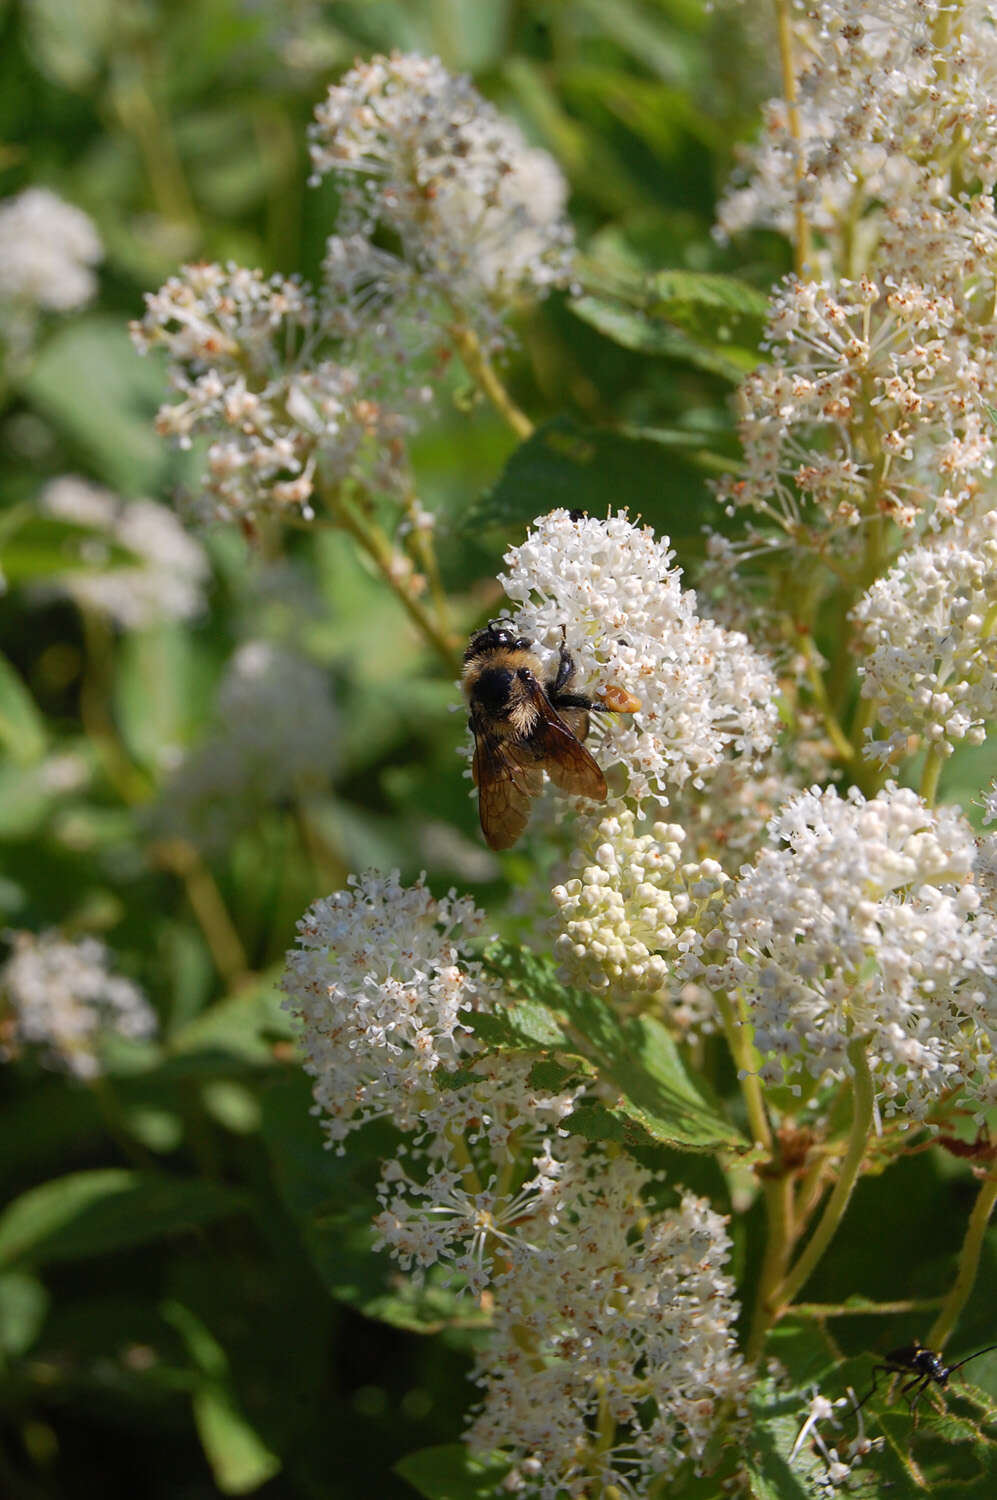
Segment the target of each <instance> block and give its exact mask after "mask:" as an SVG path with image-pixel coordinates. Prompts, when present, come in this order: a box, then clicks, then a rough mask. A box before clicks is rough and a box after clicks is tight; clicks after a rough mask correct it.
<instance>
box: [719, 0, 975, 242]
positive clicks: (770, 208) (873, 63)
mask: <svg viewBox="0 0 997 1500" xmlns="http://www.w3.org/2000/svg"><path fill="white" fill-rule="evenodd" d="M995 20H997V6H995V5H994V4H993V3H991V0H965V3H961V4H959V5H951V4H948V3H946V0H816V3H815V4H808V5H807V6H806V7H805V8H804V7H800V8H799V9H797V10H795V12H794V18H793V29H794V33H795V47H796V50H797V56H798V57H799V58H800V59H802V67H801V69H800V75H799V78H798V100H797V106H796V110H795V112H793V111H791V110H790V108H789V107H788V106H787V104H786V102H785V101H784V100H781V99H777V100H773V101H771V102H770V104H769V105H768V106H767V108H766V111H765V118H764V127H763V133H762V137H761V140H760V142H759V143H758V145H757V146H755V147H753V148H750V149H748V150H747V151H745V152H743V154H742V159H743V172H744V175H745V176H747V177H748V179H749V180H748V184H747V186H745V187H741V188H735V189H733V190H732V191H731V192H730V193H729V194H728V196H727V198H726V200H725V201H724V202H723V204H722V205H721V207H720V211H719V220H720V224H721V227H722V228H723V230H724V231H726V232H727V233H734V232H736V231H738V230H741V229H744V228H747V227H749V226H752V225H769V226H772V227H774V228H776V229H779V230H781V231H782V232H783V233H786V234H790V233H791V232H792V229H793V216H794V211H795V209H796V206H797V205H799V206H800V207H801V208H802V211H803V213H804V214H805V216H806V218H807V220H808V222H809V223H810V224H811V225H812V226H813V228H815V229H816V230H818V231H819V232H820V233H821V234H823V235H824V236H825V237H826V238H827V239H828V240H829V241H831V242H832V243H834V242H835V241H836V240H837V241H838V242H839V243H840V244H841V245H842V246H844V245H845V244H847V243H848V241H849V239H850V240H851V241H852V242H854V240H855V238H856V237H857V236H860V235H861V233H862V229H864V231H865V234H866V237H868V235H869V234H870V233H874V226H870V225H869V223H868V220H869V219H870V218H874V216H875V213H876V211H877V210H878V209H879V208H880V206H881V205H883V204H889V203H890V202H891V201H895V200H896V199H898V198H904V199H910V198H913V197H915V196H919V197H925V196H928V195H939V194H942V193H944V192H946V191H947V190H948V187H949V183H950V173H951V174H953V175H954V176H957V177H958V178H959V179H960V180H961V181H963V182H967V183H968V182H972V181H974V180H975V179H979V180H980V182H981V183H982V186H983V190H984V192H985V193H989V191H990V189H991V188H992V187H993V184H994V181H995V179H997V107H995V104H994V73H995V68H994V46H993V38H994V23H995ZM860 224H861V225H862V229H859V228H858V226H859V225H860Z"/></svg>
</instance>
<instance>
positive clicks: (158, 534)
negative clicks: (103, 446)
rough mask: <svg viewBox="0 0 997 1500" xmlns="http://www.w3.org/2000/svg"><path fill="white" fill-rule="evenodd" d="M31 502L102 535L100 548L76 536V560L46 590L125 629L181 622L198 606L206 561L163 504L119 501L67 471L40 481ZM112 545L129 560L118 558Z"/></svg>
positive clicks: (91, 540)
mask: <svg viewBox="0 0 997 1500" xmlns="http://www.w3.org/2000/svg"><path fill="white" fill-rule="evenodd" d="M38 505H39V508H40V510H41V511H42V513H43V515H47V516H52V517H53V518H55V519H56V520H60V521H69V522H71V523H72V524H73V525H75V526H80V527H85V528H87V530H88V531H89V532H91V533H92V532H99V533H102V534H103V535H104V536H106V538H107V544H106V545H105V544H104V543H103V542H102V541H101V539H100V537H94V536H92V535H91V536H88V537H87V538H86V539H85V540H83V541H81V543H80V545H79V547H78V548H77V555H78V561H79V562H81V563H83V564H84V565H83V566H79V565H75V566H73V567H71V568H69V569H67V571H66V572H65V573H55V574H51V575H49V576H48V577H47V578H46V580H45V584H44V588H45V590H46V591H50V590H52V589H58V590H59V592H61V593H65V594H68V595H69V597H70V598H71V599H73V600H75V602H76V603H77V604H78V605H80V606H81V608H84V609H92V610H96V611H98V612H99V613H101V614H106V615H108V616H109V617H110V618H111V619H112V620H114V621H115V623H116V624H118V625H120V626H121V627H122V628H123V629H126V630H141V629H144V628H146V627H148V626H151V625H155V624H157V623H158V622H159V621H161V620H189V619H191V618H193V617H194V616H195V615H198V614H200V613H201V611H202V610H203V608H204V587H205V584H206V582H207V579H208V573H209V568H208V560H207V558H206V556H205V554H204V550H203V548H202V547H201V546H200V544H199V543H198V542H196V541H194V540H193V538H192V537H190V536H188V535H187V533H186V532H185V531H184V529H183V527H182V526H181V524H180V522H179V521H178V520H177V518H176V516H175V515H174V514H173V512H172V511H171V510H168V509H167V507H166V506H165V505H157V504H156V502H155V501H154V500H122V499H120V498H119V497H118V496H117V495H113V494H111V492H110V491H109V490H104V489H100V488H99V487H98V486H96V485H93V484H89V483H88V482H87V481H86V480H85V479H79V478H77V477H76V476H75V475H72V474H67V475H64V476H63V477H62V478H60V479H53V480H52V481H51V482H50V483H49V484H47V485H46V486H45V488H44V489H43V490H42V493H41V495H40V496H39V500H38ZM112 548H114V549H120V550H123V551H124V552H126V553H129V554H131V556H132V557H133V558H134V562H121V561H120V560H119V559H118V558H117V557H116V556H115V555H114V553H113V552H112V550H111V549H112Z"/></svg>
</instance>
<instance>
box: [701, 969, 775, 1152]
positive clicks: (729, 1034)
mask: <svg viewBox="0 0 997 1500" xmlns="http://www.w3.org/2000/svg"><path fill="white" fill-rule="evenodd" d="M715 998H716V1002H717V1009H718V1010H719V1012H720V1018H721V1020H722V1021H723V1026H724V1035H725V1036H726V1038H727V1046H728V1047H729V1048H730V1055H731V1057H732V1058H733V1059H734V1064H735V1066H736V1068H737V1071H738V1081H739V1083H740V1085H741V1093H742V1095H743V1097H744V1106H745V1109H746V1110H747V1112H748V1123H749V1125H750V1126H751V1136H752V1139H753V1140H754V1141H755V1142H756V1143H757V1144H758V1145H759V1146H764V1147H765V1150H766V1151H769V1152H771V1150H772V1127H771V1126H770V1124H769V1121H768V1115H767V1114H766V1112H765V1096H764V1094H763V1092H762V1086H761V1083H760V1082H759V1079H758V1059H757V1057H756V1056H755V1049H754V1047H753V1046H752V1042H751V1033H750V1029H749V1023H748V1021H747V1018H746V1017H745V1016H744V1015H741V1016H740V1017H739V1016H735V1014H734V1007H733V1006H732V1005H731V1003H730V1000H729V998H728V997H727V996H726V995H724V994H720V993H719V992H718V993H717V995H716V997H715Z"/></svg>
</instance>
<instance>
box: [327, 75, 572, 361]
mask: <svg viewBox="0 0 997 1500" xmlns="http://www.w3.org/2000/svg"><path fill="white" fill-rule="evenodd" d="M311 137H312V164H313V166H314V169H315V180H318V178H320V177H321V176H323V175H324V174H325V173H327V172H333V173H335V175H336V179H337V183H338V185H339V188H340V193H341V195H342V206H341V209H340V217H339V221H338V225H337V229H338V234H337V236H336V237H335V238H334V240H332V241H330V254H331V256H332V258H333V261H334V262H335V263H336V264H335V265H334V266H333V267H330V270H332V272H333V274H335V275H336V276H337V277H342V275H343V273H344V267H345V264H346V263H349V264H350V266H351V271H350V275H351V278H352V279H353V281H354V282H355V283H356V284H357V285H365V286H366V289H367V295H368V296H371V297H373V298H374V299H375V300H376V301H379V302H383V300H385V298H387V299H389V300H400V301H401V302H402V303H403V304H404V303H405V302H406V301H407V300H408V297H409V295H410V294H411V296H414V298H415V299H416V300H417V301H419V302H421V304H422V311H423V312H424V313H425V312H426V311H427V310H428V307H429V301H431V300H434V299H435V301H436V303H437V304H438V308H437V311H436V313H435V315H434V316H435V318H436V321H437V322H439V321H440V320H441V319H446V318H447V309H449V320H450V321H452V320H453V319H454V318H455V317H457V318H459V319H467V320H468V321H470V322H471V323H480V324H481V325H482V326H483V329H484V331H485V333H486V335H487V337H488V338H489V340H490V342H491V343H492V344H493V345H499V344H501V343H502V342H503V339H504V335H503V332H502V327H501V314H502V312H503V311H504V310H505V309H506V308H507V307H508V305H509V303H510V302H512V301H513V300H514V299H516V298H518V297H520V296H523V295H528V296H533V297H536V296H540V295H543V294H544V293H545V292H547V291H548V290H549V289H550V288H551V287H553V286H563V285H565V284H566V282H567V280H568V278H569V265H570V247H571V241H572V235H571V230H570V227H569V225H568V223H567V221H566V219H565V217H564V203H565V199H566V197H567V187H566V184H565V181H564V178H563V177H562V175H561V172H560V170H559V168H558V166H557V164H556V162H555V161H554V160H553V158H552V157H550V156H549V155H548V154H547V152H546V151H542V150H540V149H538V148H536V147H532V146H529V145H527V143H526V141H525V140H524V138H523V136H522V134H521V132H520V130H519V128H518V127H517V126H516V125H515V124H514V123H513V122H512V121H511V120H507V119H505V118H504V117H503V116H502V115H501V114H499V112H498V111H497V110H496V109H495V107H494V106H493V105H492V104H490V103H488V101H487V100H485V99H483V98H482V96H481V95H480V94H479V93H478V91H477V90H476V89H475V87H474V85H473V84H472V83H471V82H470V80H469V79H468V78H466V77H458V76H455V75H453V74H452V73H449V72H448V71H447V70H446V68H444V67H443V65H442V63H441V62H440V61H439V59H438V58H426V57H419V56H417V55H413V54H402V53H398V52H395V53H392V55H391V56H390V57H374V58H371V59H370V60H369V61H367V62H359V63H357V64H356V66H355V67H353V68H352V69H351V70H350V71H349V72H348V73H346V74H345V75H344V77H343V78H342V79H341V80H340V82H339V83H338V84H334V85H333V87H332V88H330V90H329V94H328V97H327V98H326V99H325V101H324V102H323V103H322V104H320V105H319V107H318V109H317V110H316V112H315V124H314V125H313V126H312V130H311ZM378 229H387V230H388V231H389V232H390V233H391V234H392V236H394V237H395V238H396V239H397V242H398V245H399V253H398V255H397V256H392V257H389V256H388V255H387V254H386V252H385V251H384V250H382V249H381V248H379V247H376V246H375V244H374V235H375V233H376V232H377V230H378ZM365 261H366V269H365V268H364V263H365ZM427 299H429V300H427Z"/></svg>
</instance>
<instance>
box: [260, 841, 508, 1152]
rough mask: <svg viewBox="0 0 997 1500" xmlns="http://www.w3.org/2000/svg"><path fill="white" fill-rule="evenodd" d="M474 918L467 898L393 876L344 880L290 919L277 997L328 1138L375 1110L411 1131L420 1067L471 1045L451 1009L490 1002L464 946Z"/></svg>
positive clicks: (421, 1082) (477, 924) (440, 1062)
mask: <svg viewBox="0 0 997 1500" xmlns="http://www.w3.org/2000/svg"><path fill="white" fill-rule="evenodd" d="M484 920H485V919H484V914H483V913H482V912H479V911H478V910H477V908H476V907H475V905H474V903H473V902H472V901H470V900H468V899H466V898H463V897H461V898H458V897H457V896H456V895H455V894H454V893H453V892H451V894H450V895H449V896H447V897H445V898H444V899H443V900H441V901H437V900H436V899H435V898H434V897H433V896H432V895H431V893H430V892H429V890H428V889H427V887H426V886H425V884H424V883H423V882H422V881H421V880H420V881H419V882H418V883H417V884H416V885H414V886H409V887H405V886H403V885H402V884H401V883H400V881H399V878H398V873H397V871H395V872H393V873H392V874H391V875H389V876H387V877H382V876H379V875H376V874H373V873H371V874H369V875H364V876H363V877H360V878H357V877H356V876H351V877H350V883H349V888H348V889H347V890H344V891H337V892H335V894H334V895H332V896H329V897H327V898H326V899H325V900H323V901H317V902H316V903H315V905H314V906H313V907H312V908H311V909H310V910H309V911H308V912H307V913H306V915H305V916H304V917H303V918H302V920H301V922H300V924H299V928H298V942H299V945H300V946H299V947H298V948H297V949H294V950H292V951H291V952H290V953H289V954H288V955H287V972H286V974H285V976H284V981H283V987H284V991H285V994H286V995H287V999H286V1001H285V1002H284V1003H285V1008H286V1009H288V1010H290V1011H292V1012H293V1013H294V1014H295V1015H297V1016H298V1017H299V1018H300V1020H301V1021H302V1023H303V1026H304V1033H303V1040H304V1045H305V1048H306V1050H307V1053H308V1061H307V1063H306V1068H307V1071H308V1072H309V1073H310V1074H311V1076H312V1077H313V1078H314V1079H315V1101H316V1103H317V1104H318V1105H319V1107H320V1108H321V1109H322V1110H323V1111H324V1112H325V1114H326V1115H327V1116H328V1120H327V1122H326V1128H327V1130H328V1132H329V1138H330V1140H331V1141H337V1142H338V1141H341V1140H343V1139H344V1138H345V1137H346V1136H347V1135H348V1134H349V1133H350V1131H351V1130H355V1129H357V1127H358V1126H360V1125H362V1124H363V1123H364V1122H365V1121H366V1120H371V1119H375V1118H377V1117H379V1116H387V1118H389V1119H391V1120H393V1121H394V1122H395V1124H397V1125H399V1126H400V1127H401V1128H402V1129H408V1130H411V1129H413V1128H414V1127H415V1126H416V1125H417V1124H418V1123H419V1121H420V1111H421V1110H422V1108H423V1107H424V1105H425V1103H426V1099H425V1093H426V1089H427V1087H428V1086H429V1082H430V1079H431V1076H432V1074H433V1073H434V1072H435V1071H436V1069H437V1068H440V1067H443V1068H455V1067H457V1066H458V1064H459V1063H460V1061H461V1059H462V1058H463V1057H464V1056H465V1054H466V1053H468V1052H470V1051H473V1042H472V1040H471V1029H470V1027H469V1025H468V1023H467V1020H466V1019H465V1018H464V1015H463V1013H464V1012H465V1011H471V1010H473V1009H475V1008H476V1007H478V1006H483V1007H485V1008H488V1006H489V1005H490V1004H491V1003H492V1000H491V991H490V988H489V986H488V984H487V983H486V982H485V980H484V978H483V977H482V973H481V967H480V964H479V963H477V962H476V961H475V960H473V959H471V958H469V957H468V956H467V955H466V949H465V945H466V943H467V941H468V939H470V938H473V937H475V936H476V935H477V934H478V933H480V931H481V929H482V925H483V923H484ZM458 932H459V936H458Z"/></svg>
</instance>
